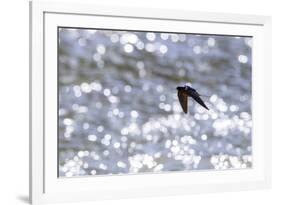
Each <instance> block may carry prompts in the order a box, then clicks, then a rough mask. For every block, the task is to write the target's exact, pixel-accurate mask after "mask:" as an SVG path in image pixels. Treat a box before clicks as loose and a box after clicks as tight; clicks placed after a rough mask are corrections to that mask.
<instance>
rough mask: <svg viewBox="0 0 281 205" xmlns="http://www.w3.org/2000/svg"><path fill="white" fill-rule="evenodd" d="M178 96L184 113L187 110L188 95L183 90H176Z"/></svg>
mask: <svg viewBox="0 0 281 205" xmlns="http://www.w3.org/2000/svg"><path fill="white" fill-rule="evenodd" d="M178 98H179V101H180V104H181V107H182V109H183V111H184V113H187V112H188V95H187V94H186V93H185V92H183V91H180V90H179V91H178Z"/></svg>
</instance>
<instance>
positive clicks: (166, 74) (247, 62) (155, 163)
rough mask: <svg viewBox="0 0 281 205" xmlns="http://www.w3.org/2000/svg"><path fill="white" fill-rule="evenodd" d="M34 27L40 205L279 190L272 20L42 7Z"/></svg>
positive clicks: (34, 135)
mask: <svg viewBox="0 0 281 205" xmlns="http://www.w3.org/2000/svg"><path fill="white" fill-rule="evenodd" d="M30 22H31V23H30V25H31V26H30V93H31V95H30V107H31V114H30V124H31V126H30V200H31V203H33V204H40V203H48V202H67V201H69V202H70V201H83V200H100V199H115V198H116V199H117V198H125V197H146V196H160V195H176V194H188V193H199V192H214V191H222V190H224V191H225V190H227V191H233V190H248V189H256V188H266V187H269V186H270V169H271V163H270V147H271V145H270V144H271V128H270V119H271V110H270V106H271V104H270V103H271V102H270V101H271V91H270V90H271V87H270V85H271V83H270V74H271V62H270V57H271V54H270V49H271V48H270V46H271V45H270V44H271V35H270V24H271V20H270V17H264V16H249V15H236V14H216V13H207V12H187V11H173V10H160V9H159V10H158V9H145V10H144V9H138V8H117V7H115V8H109V7H101V6H96V5H87V4H73V3H59V2H56V3H53V2H52V3H49V2H31V3H30ZM70 196H71V197H70Z"/></svg>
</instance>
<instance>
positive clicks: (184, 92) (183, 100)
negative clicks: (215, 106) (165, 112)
mask: <svg viewBox="0 0 281 205" xmlns="http://www.w3.org/2000/svg"><path fill="white" fill-rule="evenodd" d="M177 90H178V98H179V101H180V104H181V107H182V109H183V111H184V113H187V112H188V97H189V96H190V97H192V98H193V99H194V100H195V101H196V102H197V103H199V104H200V105H201V106H202V107H204V108H206V109H207V110H209V108H208V107H207V106H206V105H205V103H204V102H203V100H202V99H201V98H200V94H199V93H198V92H197V91H196V90H195V89H194V88H192V87H190V86H188V85H184V86H179V87H177Z"/></svg>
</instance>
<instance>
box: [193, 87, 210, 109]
mask: <svg viewBox="0 0 281 205" xmlns="http://www.w3.org/2000/svg"><path fill="white" fill-rule="evenodd" d="M189 95H190V97H192V98H193V99H194V100H195V101H196V102H197V103H199V104H200V105H201V106H203V107H204V108H206V109H207V110H209V108H208V107H207V106H206V105H205V103H204V102H203V100H202V99H201V98H200V95H199V94H198V93H197V92H196V91H192V92H190V93H189Z"/></svg>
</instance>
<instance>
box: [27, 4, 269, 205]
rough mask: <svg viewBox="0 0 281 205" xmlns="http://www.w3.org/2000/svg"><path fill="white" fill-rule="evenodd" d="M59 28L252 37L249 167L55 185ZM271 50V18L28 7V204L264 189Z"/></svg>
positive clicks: (62, 180) (89, 179) (84, 6)
mask: <svg viewBox="0 0 281 205" xmlns="http://www.w3.org/2000/svg"><path fill="white" fill-rule="evenodd" d="M160 22H161V23H160ZM163 22H165V24H164V23H163ZM162 23H163V24H162ZM58 26H70V27H88V28H91V27H97V26H98V27H99V28H115V29H116V28H117V29H121V30H122V29H129V28H135V29H138V30H151V31H153V30H161V31H181V32H194V33H212V34H226V35H251V36H253V45H254V46H253V65H252V66H253V78H252V80H253V105H252V109H253V120H254V124H253V159H254V166H253V168H251V169H246V170H225V171H196V172H175V173H159V174H139V175H127V176H99V177H77V178H58V177H57V167H56V166H57V150H56V147H57V130H56V127H57V126H56V123H57V122H56V117H57V113H56V112H54V111H55V110H56V109H57V107H56V106H57V104H56V103H57V93H56V90H57V83H56V75H57V61H56V58H57V44H56V43H55V42H56V41H57V32H56V29H57V27H58ZM270 51H271V19H270V17H265V16H254V15H237V14H218V13H207V12H189V11H173V10H161V9H138V8H118V7H103V6H97V5H91V4H80V3H77V4H74V3H59V2H56V3H54V2H43V1H39V2H37V1H36V2H30V93H31V95H30V108H31V109H30V110H31V113H30V202H31V203H32V204H43V203H50V202H74V201H85V200H101V199H118V198H128V197H147V196H162V195H177V194H189V193H204V192H217V191H238V190H249V189H259V188H269V187H270V184H271V154H270V153H271V124H270V119H271V109H270V107H271V92H270V90H271V87H270V86H271V82H270V76H271V60H270V59H271V53H270ZM47 68H49V69H47ZM46 136H48V137H46ZM147 182H149V183H147ZM70 195H71V197H69V196H70Z"/></svg>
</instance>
